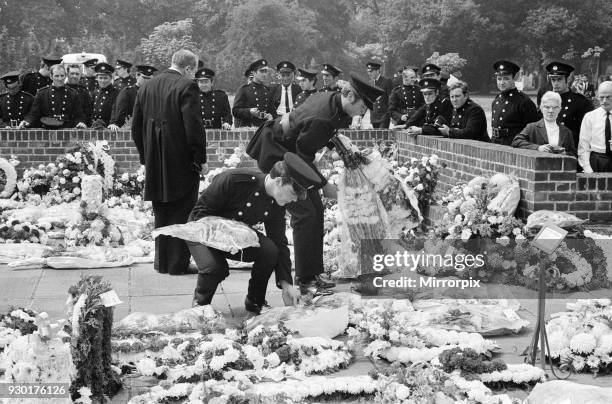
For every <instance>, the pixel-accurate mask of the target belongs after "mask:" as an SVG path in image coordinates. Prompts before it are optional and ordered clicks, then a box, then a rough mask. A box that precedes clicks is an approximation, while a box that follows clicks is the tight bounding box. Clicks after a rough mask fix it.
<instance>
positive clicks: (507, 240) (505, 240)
mask: <svg viewBox="0 0 612 404" xmlns="http://www.w3.org/2000/svg"><path fill="white" fill-rule="evenodd" d="M496 242H497V244H501V245H503V246H504V247H506V246H507V245H508V244H510V237H508V236H502V237H498V238H497V240H496Z"/></svg>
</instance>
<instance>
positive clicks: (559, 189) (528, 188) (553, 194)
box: [396, 132, 612, 222]
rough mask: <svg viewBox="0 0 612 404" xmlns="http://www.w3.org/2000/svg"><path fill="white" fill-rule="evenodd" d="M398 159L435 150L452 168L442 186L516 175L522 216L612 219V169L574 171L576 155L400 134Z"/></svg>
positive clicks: (441, 177) (447, 187) (595, 219)
mask: <svg viewBox="0 0 612 404" xmlns="http://www.w3.org/2000/svg"><path fill="white" fill-rule="evenodd" d="M396 140H397V142H398V145H399V153H400V159H408V158H411V157H420V156H422V155H429V154H433V153H435V154H437V155H438V157H440V160H441V161H444V162H446V163H447V165H448V167H447V168H446V169H443V170H442V172H441V175H440V185H439V187H440V188H441V189H442V190H447V189H449V188H450V187H452V186H453V185H455V184H457V183H458V182H460V181H469V180H470V179H472V178H474V177H475V176H479V175H482V176H490V175H492V174H495V173H504V174H514V175H516V176H517V177H518V179H519V183H520V187H521V201H520V202H519V208H518V215H519V216H520V217H523V218H524V217H526V216H528V215H529V214H530V213H532V212H534V211H536V210H540V209H549V210H557V211H563V212H568V213H572V214H575V215H577V216H579V217H581V218H584V219H591V220H593V221H608V222H612V206H611V204H612V173H597V174H576V164H577V163H576V159H574V158H572V157H567V156H563V155H555V154H549V153H543V152H538V151H535V150H525V149H514V148H512V147H508V146H500V145H495V144H490V143H483V142H477V141H473V140H458V139H452V140H451V139H445V138H438V137H427V136H419V137H417V138H416V139H414V138H411V137H410V136H407V135H406V133H403V132H397V133H396Z"/></svg>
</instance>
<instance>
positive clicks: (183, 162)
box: [132, 49, 208, 275]
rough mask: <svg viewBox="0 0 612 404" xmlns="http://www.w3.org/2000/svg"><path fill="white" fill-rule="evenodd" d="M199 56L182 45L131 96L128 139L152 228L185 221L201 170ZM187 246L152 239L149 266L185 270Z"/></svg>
mask: <svg viewBox="0 0 612 404" xmlns="http://www.w3.org/2000/svg"><path fill="white" fill-rule="evenodd" d="M197 66H198V60H197V57H196V55H195V54H194V53H192V52H190V51H187V50H184V49H181V50H179V51H177V52H176V53H174V55H173V56H172V65H171V66H170V68H169V69H167V70H165V71H163V72H161V73H159V74H158V75H157V76H155V77H154V78H152V79H151V80H149V82H148V83H147V85H146V86H144V87H143V88H142V89H141V90H140V91H139V92H138V94H137V96H136V103H135V104H134V111H133V116H132V138H133V139H134V143H136V147H137V149H138V153H139V154H140V163H141V164H144V165H145V168H146V176H145V195H144V197H145V200H148V201H152V202H153V212H154V214H155V227H156V228H157V227H162V226H168V225H171V224H181V223H186V222H187V219H188V217H189V213H190V212H191V210H192V209H193V207H194V206H195V203H196V201H197V199H198V187H199V181H200V173H206V171H207V169H208V167H207V165H206V139H205V129H204V123H203V122H202V116H201V115H200V98H199V90H198V85H197V84H196V83H195V82H194V81H193V79H194V77H195V72H196V70H197ZM189 258H190V254H189V249H188V248H187V244H186V243H185V242H184V241H183V240H180V239H177V238H174V237H169V236H159V237H157V238H156V240H155V263H154V267H155V270H157V271H158V272H160V273H169V274H171V275H181V274H185V273H189V268H188V267H189Z"/></svg>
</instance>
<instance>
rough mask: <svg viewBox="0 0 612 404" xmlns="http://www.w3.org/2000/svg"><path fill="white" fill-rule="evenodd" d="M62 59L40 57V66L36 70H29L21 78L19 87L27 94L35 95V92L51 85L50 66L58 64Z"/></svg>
mask: <svg viewBox="0 0 612 404" xmlns="http://www.w3.org/2000/svg"><path fill="white" fill-rule="evenodd" d="M60 63H62V59H57V58H42V60H41V62H40V68H39V69H38V71H37V72H30V73H26V74H25V75H23V77H22V78H21V89H22V90H23V91H25V92H26V93H28V94H32V95H36V92H37V91H38V90H39V89H41V88H43V87H47V86H50V85H51V73H50V69H51V66H54V65H59V64H60Z"/></svg>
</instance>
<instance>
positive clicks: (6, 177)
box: [0, 156, 19, 198]
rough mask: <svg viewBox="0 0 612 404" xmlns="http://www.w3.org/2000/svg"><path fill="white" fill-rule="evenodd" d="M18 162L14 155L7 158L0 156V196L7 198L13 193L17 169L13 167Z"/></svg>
mask: <svg viewBox="0 0 612 404" xmlns="http://www.w3.org/2000/svg"><path fill="white" fill-rule="evenodd" d="M18 164H19V160H17V157H16V156H11V158H10V159H9V160H7V159H4V158H0V198H9V197H10V196H11V195H13V192H14V191H15V187H16V186H17V171H16V170H15V167H16V166H17V165H18Z"/></svg>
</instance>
